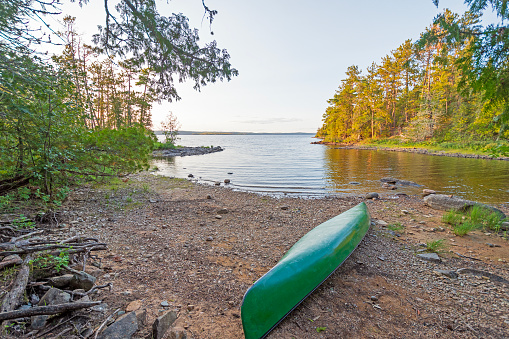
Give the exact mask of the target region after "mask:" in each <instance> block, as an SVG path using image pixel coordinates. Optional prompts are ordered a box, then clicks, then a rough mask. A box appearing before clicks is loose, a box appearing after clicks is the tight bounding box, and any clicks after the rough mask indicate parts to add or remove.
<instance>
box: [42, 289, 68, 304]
mask: <svg viewBox="0 0 509 339" xmlns="http://www.w3.org/2000/svg"><path fill="white" fill-rule="evenodd" d="M70 300H71V295H70V294H69V293H67V292H64V291H62V290H59V289H58V288H50V289H49V290H48V291H47V292H46V293H45V294H44V295H43V296H42V298H41V300H40V301H39V304H38V305H39V306H48V305H59V304H65V303H68V302H69V301H70Z"/></svg>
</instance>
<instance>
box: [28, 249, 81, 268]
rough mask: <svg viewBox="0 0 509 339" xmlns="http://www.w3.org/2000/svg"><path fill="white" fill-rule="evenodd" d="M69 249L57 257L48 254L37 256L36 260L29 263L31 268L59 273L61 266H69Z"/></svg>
mask: <svg viewBox="0 0 509 339" xmlns="http://www.w3.org/2000/svg"><path fill="white" fill-rule="evenodd" d="M69 249H71V247H70V248H66V249H63V250H62V251H61V252H60V253H59V255H58V256H55V255H51V254H49V253H43V254H40V255H39V256H37V258H35V259H33V260H31V261H30V264H31V265H32V267H33V268H42V269H46V268H50V269H55V271H57V272H60V270H61V269H62V268H63V266H68V265H69Z"/></svg>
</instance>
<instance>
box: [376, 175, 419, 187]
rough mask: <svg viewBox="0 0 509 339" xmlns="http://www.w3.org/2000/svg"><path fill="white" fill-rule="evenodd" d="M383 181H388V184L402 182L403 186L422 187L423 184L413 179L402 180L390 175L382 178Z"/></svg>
mask: <svg viewBox="0 0 509 339" xmlns="http://www.w3.org/2000/svg"><path fill="white" fill-rule="evenodd" d="M380 181H381V182H386V183H388V184H393V185H395V184H400V185H402V186H414V187H422V185H419V184H417V183H415V182H413V181H408V180H401V179H396V178H390V177H386V178H382V179H380Z"/></svg>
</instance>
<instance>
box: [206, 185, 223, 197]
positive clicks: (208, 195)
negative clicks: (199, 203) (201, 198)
mask: <svg viewBox="0 0 509 339" xmlns="http://www.w3.org/2000/svg"><path fill="white" fill-rule="evenodd" d="M219 184H221V183H219ZM206 198H207V200H210V199H212V196H211V195H210V194H207V197H206Z"/></svg>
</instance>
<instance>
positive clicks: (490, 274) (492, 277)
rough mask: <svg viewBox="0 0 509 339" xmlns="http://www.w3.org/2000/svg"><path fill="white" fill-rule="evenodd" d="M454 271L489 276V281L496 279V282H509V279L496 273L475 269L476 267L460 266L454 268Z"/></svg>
mask: <svg viewBox="0 0 509 339" xmlns="http://www.w3.org/2000/svg"><path fill="white" fill-rule="evenodd" d="M456 273H458V274H467V273H468V274H472V275H475V276H478V277H487V278H489V279H490V280H491V281H496V282H500V283H504V284H509V281H508V280H506V279H504V278H502V277H500V276H498V275H496V274H493V273H490V272H486V271H481V270H476V269H473V268H460V269H459V270H456Z"/></svg>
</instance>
